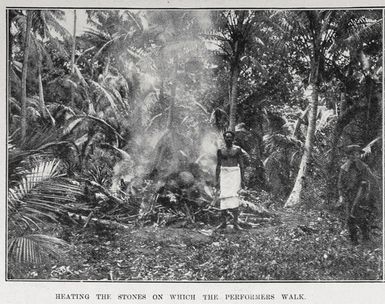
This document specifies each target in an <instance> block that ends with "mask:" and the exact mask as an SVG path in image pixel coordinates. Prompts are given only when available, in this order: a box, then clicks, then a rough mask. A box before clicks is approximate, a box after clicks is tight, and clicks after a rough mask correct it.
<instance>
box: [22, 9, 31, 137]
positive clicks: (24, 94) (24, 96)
mask: <svg viewBox="0 0 385 304" xmlns="http://www.w3.org/2000/svg"><path fill="white" fill-rule="evenodd" d="M31 29H32V11H30V10H27V26H26V29H25V40H24V58H23V69H22V72H21V139H22V140H24V139H25V137H26V133H27V73H28V56H29V51H30V42H31V33H30V32H31Z"/></svg>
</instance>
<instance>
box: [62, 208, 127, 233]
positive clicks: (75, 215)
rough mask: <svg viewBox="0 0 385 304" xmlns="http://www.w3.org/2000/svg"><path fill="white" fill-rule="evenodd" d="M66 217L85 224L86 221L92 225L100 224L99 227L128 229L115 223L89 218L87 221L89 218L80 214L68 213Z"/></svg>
mask: <svg viewBox="0 0 385 304" xmlns="http://www.w3.org/2000/svg"><path fill="white" fill-rule="evenodd" d="M68 216H69V217H70V218H72V219H73V218H75V219H78V220H82V221H85V222H86V223H87V221H88V223H89V222H93V223H97V224H101V225H104V226H109V227H115V228H123V229H129V228H130V227H129V226H127V225H124V224H120V223H118V222H115V221H110V220H101V219H97V218H92V217H90V219H88V217H89V216H84V215H80V214H76V213H72V212H68ZM88 223H87V224H88ZM84 227H86V225H84Z"/></svg>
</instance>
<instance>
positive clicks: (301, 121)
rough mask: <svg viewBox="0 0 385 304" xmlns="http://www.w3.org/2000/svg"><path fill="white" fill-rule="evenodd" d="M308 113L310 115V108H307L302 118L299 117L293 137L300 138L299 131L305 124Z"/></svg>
mask: <svg viewBox="0 0 385 304" xmlns="http://www.w3.org/2000/svg"><path fill="white" fill-rule="evenodd" d="M308 113H309V106H307V107H306V109H305V110H303V111H302V113H301V116H300V117H298V119H297V121H296V123H295V126H294V131H293V136H294V137H295V138H298V137H299V131H300V128H301V125H302V124H303V122H304V120H305V117H306V116H307V115H308Z"/></svg>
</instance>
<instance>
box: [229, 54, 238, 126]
mask: <svg viewBox="0 0 385 304" xmlns="http://www.w3.org/2000/svg"><path fill="white" fill-rule="evenodd" d="M239 73H240V68H239V60H236V62H235V63H234V66H233V69H232V73H231V93H230V126H229V129H230V130H231V131H234V130H235V125H236V123H237V97H238V77H239Z"/></svg>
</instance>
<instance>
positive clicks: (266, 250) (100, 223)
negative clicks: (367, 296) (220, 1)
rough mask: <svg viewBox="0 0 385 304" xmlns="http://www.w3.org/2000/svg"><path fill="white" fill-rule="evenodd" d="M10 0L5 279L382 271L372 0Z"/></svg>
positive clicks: (355, 278) (379, 19)
mask: <svg viewBox="0 0 385 304" xmlns="http://www.w3.org/2000/svg"><path fill="white" fill-rule="evenodd" d="M234 6H236V4H234ZM5 13H6V26H7V27H6V33H7V39H6V41H4V43H6V45H5V46H4V47H6V49H7V54H6V61H4V72H5V71H6V75H7V76H6V80H7V82H6V102H5V104H4V108H5V109H4V110H5V113H6V114H5V115H4V119H5V120H6V126H5V128H6V139H5V140H6V143H5V145H4V146H6V147H7V148H6V150H7V151H6V154H7V155H6V168H5V170H4V175H6V176H4V177H3V178H4V180H6V188H7V189H6V202H5V205H6V208H5V209H6V223H5V227H6V231H5V235H6V236H5V243H6V244H5V247H6V249H5V250H6V254H5V257H4V258H5V260H4V261H3V262H2V263H3V264H5V268H6V269H5V280H6V281H7V282H8V283H9V284H13V283H14V282H47V283H48V282H51V281H54V282H74V283H76V282H80V281H81V282H84V281H89V282H110V283H118V282H120V283H121V282H176V283H178V282H186V283H188V282H190V283H192V282H217V283H220V282H265V283H266V282H276V283H279V282H294V283H295V282H298V283H301V282H309V283H311V282H325V283H327V282H365V283H372V282H383V281H384V277H383V273H384V272H383V260H384V259H383V248H384V247H383V213H384V210H383V86H384V81H383V79H384V78H383V60H384V59H383V52H384V46H383V35H384V33H383V29H384V25H383V15H384V12H383V8H381V7H371V8H365V7H358V8H355V7H352V8H333V7H330V8H293V9H290V8H284V9H277V8H271V9H270V8H256V7H254V8H236V7H232V8H215V7H213V8H178V7H175V8H166V7H165V8H135V9H133V8H130V6H129V5H127V7H126V8H124V7H119V8H113V7H111V8H101V7H100V8H99V7H89V8H87V7H84V8H80V7H74V8H67V7H64V8H62V7H57V8H56V7H49V8H46V7H7V8H6V11H5ZM95 284H97V283H95ZM141 286H143V285H141ZM264 286H267V285H264ZM143 287H145V286H143ZM179 287H180V285H179ZM351 287H352V286H351ZM170 288H171V287H170V286H168V289H170ZM207 288H208V287H207ZM190 292H191V291H190ZM254 293H256V292H255V291H254ZM68 296H69V295H67V294H63V298H62V299H67V300H69V299H71V300H77V299H78V298H68ZM128 296H129V295H127V298H126V299H122V300H131V302H134V301H138V302H139V300H143V299H141V298H140V294H139V295H131V296H134V297H133V298H128ZM142 296H143V295H142ZM144 296H145V295H144ZM190 296H191V297H192V295H190ZM250 296H255V297H253V298H245V297H244V298H237V296H236V295H234V298H231V297H230V298H226V299H223V300H231V301H235V300H255V301H256V300H274V295H272V296H273V298H272V299H271V295H270V298H269V294H259V295H257V294H254V295H250ZM258 296H259V298H258ZM56 297H57V296H56ZM191 297H190V298H188V295H185V298H175V299H172V300H197V299H195V298H191ZM226 297H227V295H226ZM275 297H277V295H276V296H275ZM57 299H58V298H56V300H57ZM288 299H289V300H303V299H301V298H300V296H299V295H298V296H297V298H296V296H294V297H293V296H292V298H288ZM54 300H55V299H53V300H52V301H54ZM211 300H214V299H211ZM158 302H159V301H158ZM198 302H199V301H198ZM270 302H271V301H270ZM6 303H11V304H13V303H21V302H16V301H15V302H12V301H10V302H6ZM23 303H24V302H23ZM51 303H53V302H51ZM71 303H72V302H71ZM237 303H238V302H237ZM248 303H251V301H248ZM309 303H310V302H309ZM317 303H318V302H317ZM330 303H332V302H330ZM333 303H335V302H333ZM340 303H343V302H340ZM367 303H379V302H369V301H368V302H367Z"/></svg>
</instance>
